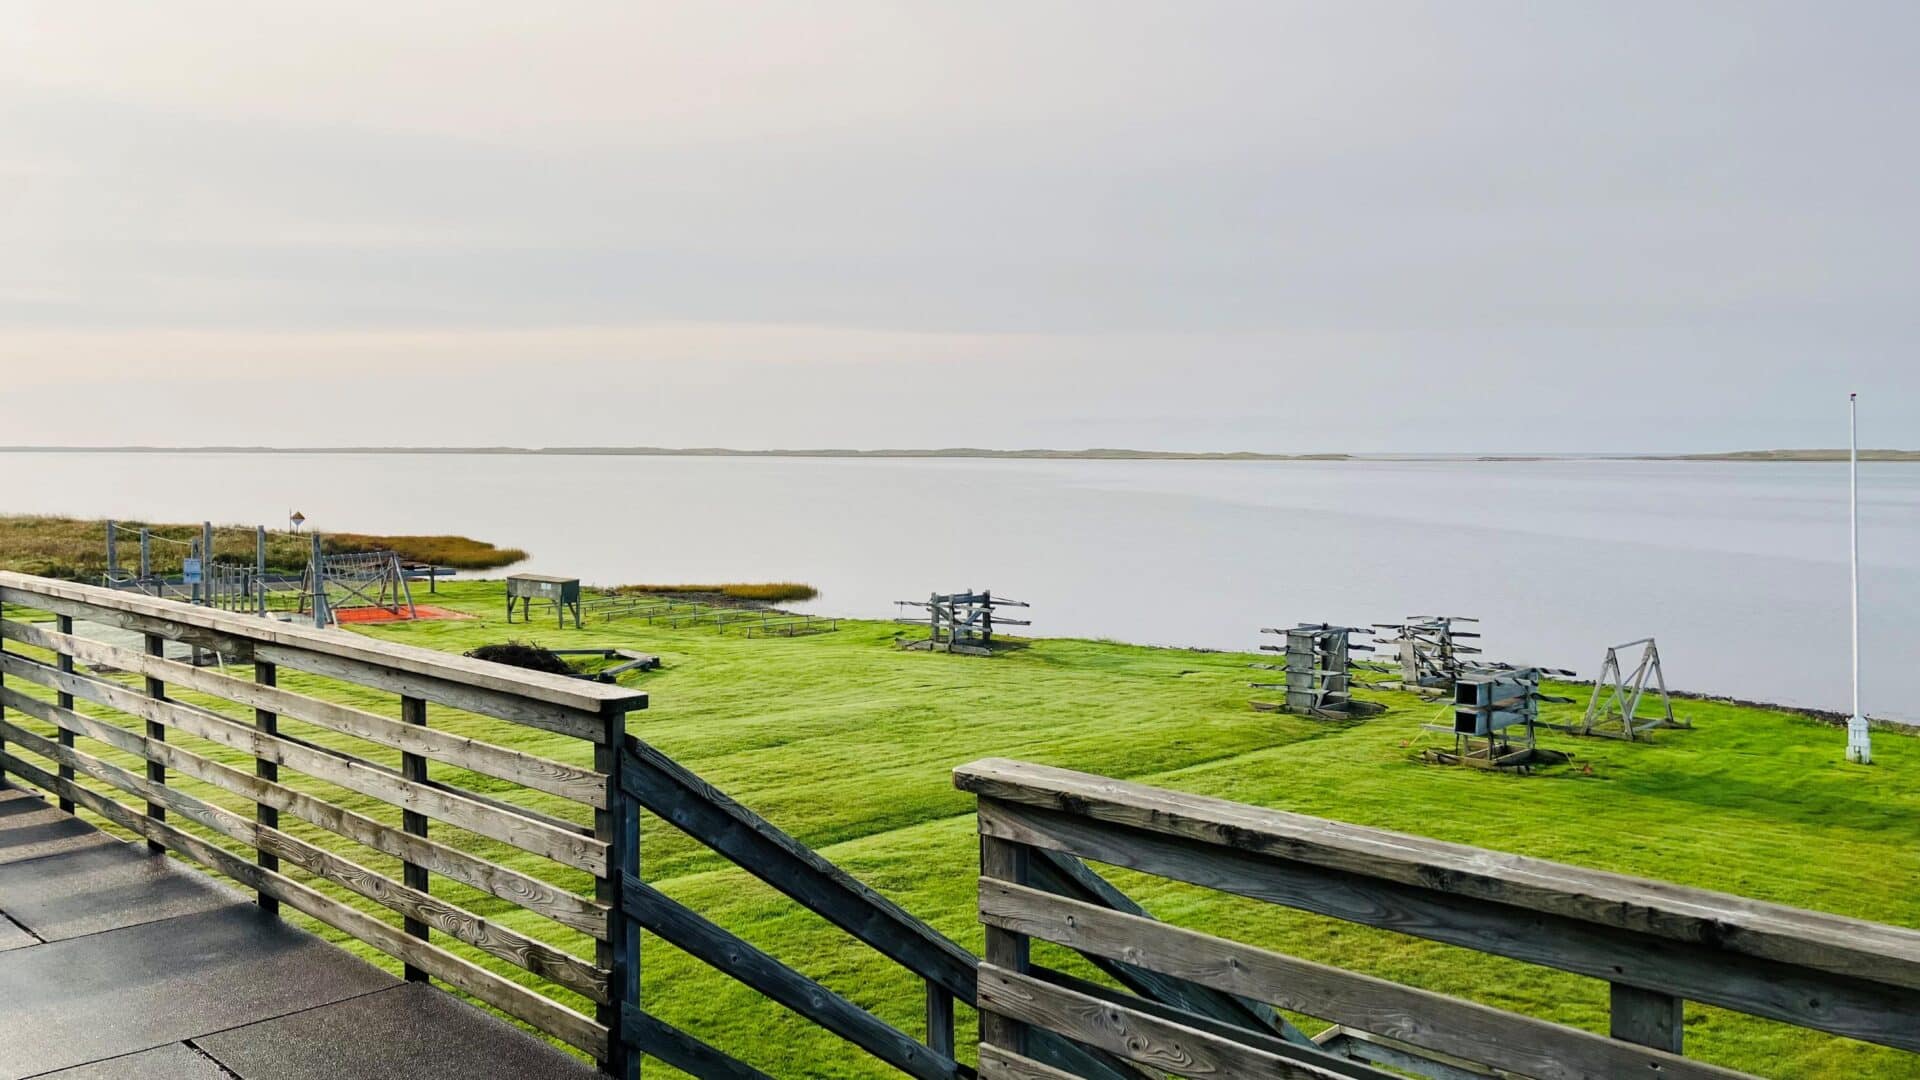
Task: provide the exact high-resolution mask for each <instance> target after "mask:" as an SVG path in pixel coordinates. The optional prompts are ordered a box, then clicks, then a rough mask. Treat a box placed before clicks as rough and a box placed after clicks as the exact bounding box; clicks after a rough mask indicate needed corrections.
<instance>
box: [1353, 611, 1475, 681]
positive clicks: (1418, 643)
mask: <svg viewBox="0 0 1920 1080" xmlns="http://www.w3.org/2000/svg"><path fill="white" fill-rule="evenodd" d="M1479 621H1480V620H1478V619H1469V618H1466V617H1464V616H1460V615H1409V616H1408V617H1407V618H1406V620H1405V621H1404V622H1398V623H1374V624H1373V626H1374V630H1375V631H1376V633H1375V637H1376V638H1379V631H1389V632H1391V633H1392V634H1393V636H1392V637H1390V638H1386V639H1384V640H1382V641H1380V644H1382V645H1386V646H1388V647H1389V648H1390V649H1391V651H1392V654H1393V657H1394V661H1393V662H1394V666H1395V667H1397V668H1398V671H1399V676H1400V682H1399V686H1398V689H1401V690H1410V691H1412V692H1414V693H1417V694H1432V695H1443V694H1446V693H1449V692H1450V691H1452V689H1453V684H1454V680H1456V679H1458V678H1459V677H1460V671H1461V669H1462V668H1463V667H1464V666H1465V665H1466V664H1467V663H1468V661H1465V660H1463V659H1462V658H1463V657H1467V656H1478V655H1479V654H1480V650H1479V649H1478V648H1475V647H1473V646H1470V645H1461V644H1459V643H1458V639H1460V638H1478V637H1479V636H1480V635H1479V634H1477V633H1471V632H1469V631H1465V630H1457V629H1455V628H1454V624H1455V623H1478V622H1479ZM1388 670H1389V671H1390V670H1392V669H1388Z"/></svg>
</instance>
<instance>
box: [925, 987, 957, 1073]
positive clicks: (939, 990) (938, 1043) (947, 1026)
mask: <svg viewBox="0 0 1920 1080" xmlns="http://www.w3.org/2000/svg"><path fill="white" fill-rule="evenodd" d="M927 1049H929V1050H931V1051H933V1052H934V1053H936V1054H939V1055H940V1056H941V1057H948V1058H950V1057H952V1056H953V994H952V992H950V991H949V990H947V988H946V987H944V986H941V985H940V984H939V983H936V982H934V981H933V980H932V979H928V980H927Z"/></svg>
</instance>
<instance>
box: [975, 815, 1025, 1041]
mask: <svg viewBox="0 0 1920 1080" xmlns="http://www.w3.org/2000/svg"><path fill="white" fill-rule="evenodd" d="M1028 855H1029V852H1028V850H1027V847H1026V845H1025V844H1016V843H1014V842H1013V841H1011V840H1002V839H1000V838H998V837H994V836H986V835H984V834H983V835H982V836H981V837H980V876H981V877H983V878H997V879H999V880H1001V881H1007V882H1012V883H1013V884H1015V885H1027V884H1031V882H1030V881H1029V880H1028V868H1027V859H1028ZM1028 952H1029V949H1028V939H1027V935H1025V934H1020V933H1015V932H1014V931H1012V930H1003V929H1001V928H999V927H996V926H989V927H987V963H989V964H992V965H994V966H995V967H1001V968H1006V969H1007V970H1008V971H1017V972H1020V973H1022V974H1025V973H1026V971H1027V967H1028V955H1027V954H1028ZM980 1041H981V1042H983V1043H987V1044H989V1045H992V1046H997V1047H999V1048H1000V1049H1002V1050H1006V1051H1008V1052H1010V1053H1014V1054H1020V1055H1022V1056H1024V1055H1025V1054H1026V1052H1027V1026H1026V1025H1025V1024H1023V1023H1021V1022H1019V1021H1018V1020H1014V1019H1011V1018H1009V1017H1005V1016H1001V1015H999V1014H998V1013H995V1012H992V1011H989V1010H987V1009H982V1010H980Z"/></svg>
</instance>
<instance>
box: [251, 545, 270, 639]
mask: <svg viewBox="0 0 1920 1080" xmlns="http://www.w3.org/2000/svg"><path fill="white" fill-rule="evenodd" d="M253 591H254V592H255V593H257V594H259V597H260V617H261V618H263V619H264V618H266V615H267V527H266V526H265V525H256V526H254V534H253Z"/></svg>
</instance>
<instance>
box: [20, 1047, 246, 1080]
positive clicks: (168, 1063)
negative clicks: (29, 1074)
mask: <svg viewBox="0 0 1920 1080" xmlns="http://www.w3.org/2000/svg"><path fill="white" fill-rule="evenodd" d="M35 1080H233V1078H232V1077H230V1076H228V1075H227V1074H226V1073H225V1072H222V1071H221V1069H220V1066H218V1065H215V1064H214V1063H213V1061H212V1059H210V1058H208V1057H206V1056H205V1055H203V1054H200V1053H198V1052H196V1051H195V1050H194V1049H193V1048H192V1047H191V1046H188V1045H186V1044H185V1043H168V1044H167V1045H165V1046H158V1047H155V1048H154V1049H152V1050H142V1051H141V1052H139V1053H137V1054H128V1055H127V1056H126V1057H117V1058H113V1059H111V1060H108V1061H99V1062H95V1063H94V1064H92V1065H81V1066H78V1067H77V1068H72V1069H61V1070H60V1071H59V1072H53V1073H45V1074H43V1075H41V1076H38V1077H35Z"/></svg>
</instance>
